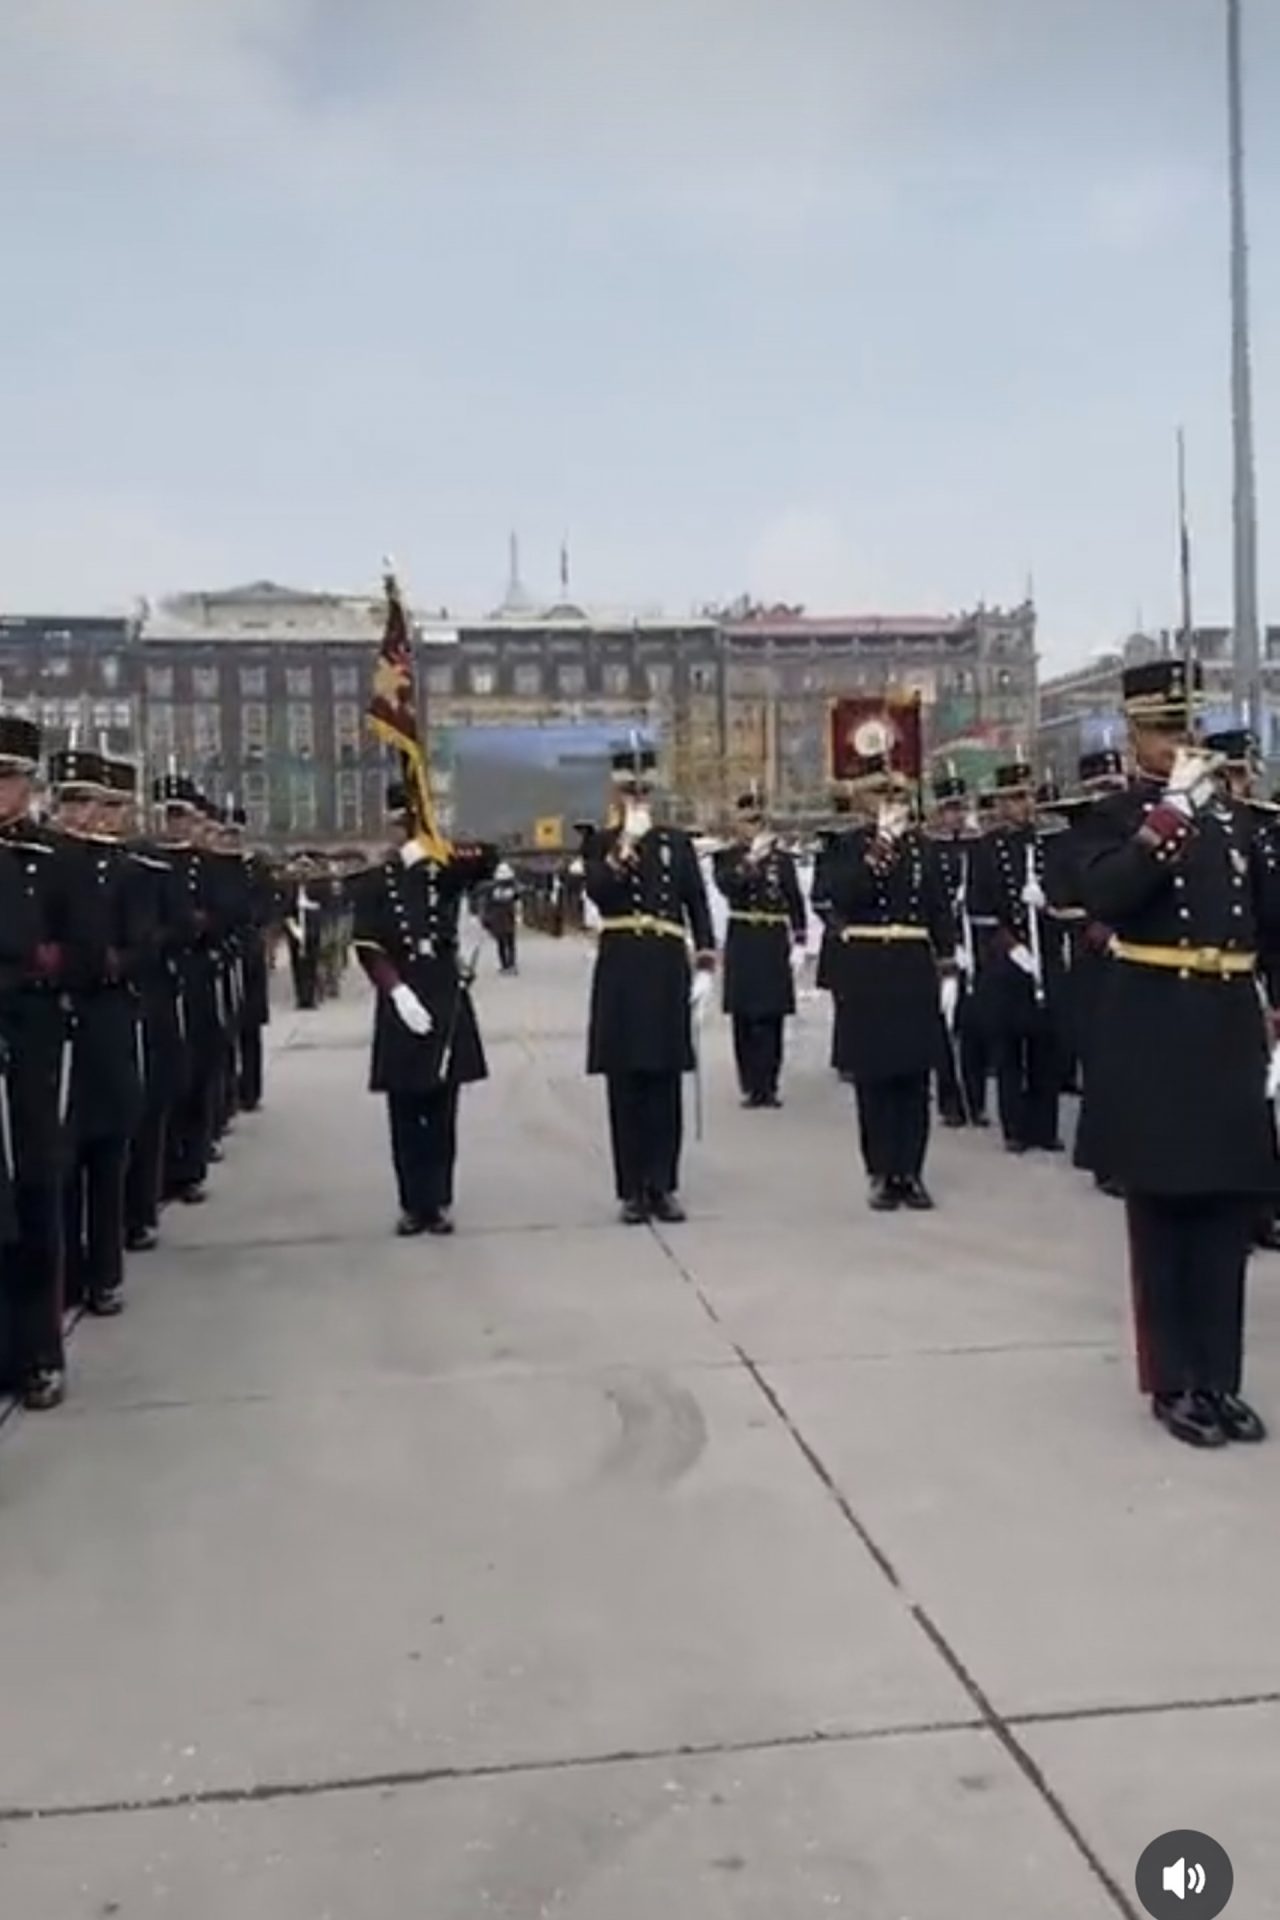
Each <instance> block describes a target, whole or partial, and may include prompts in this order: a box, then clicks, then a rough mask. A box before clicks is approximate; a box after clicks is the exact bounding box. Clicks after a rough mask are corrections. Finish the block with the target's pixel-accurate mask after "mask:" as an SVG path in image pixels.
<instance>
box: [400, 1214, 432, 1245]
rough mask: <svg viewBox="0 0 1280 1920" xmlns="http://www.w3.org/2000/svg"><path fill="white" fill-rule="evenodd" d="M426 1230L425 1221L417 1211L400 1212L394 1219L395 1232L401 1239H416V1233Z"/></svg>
mask: <svg viewBox="0 0 1280 1920" xmlns="http://www.w3.org/2000/svg"><path fill="white" fill-rule="evenodd" d="M426 1230H427V1223H426V1221H425V1220H424V1219H423V1218H422V1216H421V1214H418V1213H402V1214H401V1215H400V1218H399V1219H398V1220H397V1221H396V1233H397V1234H398V1236H399V1237H400V1239H401V1240H413V1239H416V1238H417V1236H418V1234H420V1233H425V1232H426Z"/></svg>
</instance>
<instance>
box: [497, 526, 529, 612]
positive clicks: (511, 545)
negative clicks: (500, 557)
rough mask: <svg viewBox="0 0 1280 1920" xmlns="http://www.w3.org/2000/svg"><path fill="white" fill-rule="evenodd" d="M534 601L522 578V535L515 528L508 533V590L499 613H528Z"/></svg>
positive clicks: (503, 597)
mask: <svg viewBox="0 0 1280 1920" xmlns="http://www.w3.org/2000/svg"><path fill="white" fill-rule="evenodd" d="M532 604H533V603H532V601H531V600H530V598H529V595H528V592H527V590H526V588H525V584H524V581H523V580H522V579H521V578H520V536H519V534H517V533H516V532H515V531H514V529H513V530H512V532H511V533H509V534H508V535H507V590H506V592H505V593H504V594H503V596H502V605H501V606H500V607H499V608H498V612H499V613H528V612H529V610H530V608H531V606H532Z"/></svg>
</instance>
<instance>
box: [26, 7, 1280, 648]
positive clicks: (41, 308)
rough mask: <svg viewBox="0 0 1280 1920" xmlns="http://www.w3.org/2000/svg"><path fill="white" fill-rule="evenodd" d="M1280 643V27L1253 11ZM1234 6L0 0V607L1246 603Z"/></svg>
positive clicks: (1158, 612)
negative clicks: (1238, 394) (161, 599)
mask: <svg viewBox="0 0 1280 1920" xmlns="http://www.w3.org/2000/svg"><path fill="white" fill-rule="evenodd" d="M1246 5H1247V7H1248V8H1249V11H1250V15H1251V18H1250V22H1249V88H1250V109H1251V119H1252V137H1253V153H1252V177H1251V185H1252V217H1253V239H1254V298H1255V318H1256V342H1255V357H1256V382H1257V390H1258V422H1257V424H1258V448H1259V480H1260V490H1261V508H1262V522H1263V531H1262V558H1263V601H1264V608H1265V609H1266V610H1267V611H1268V612H1269V613H1270V615H1271V617H1273V618H1275V619H1280V6H1277V5H1276V4H1275V0H1246ZM1222 22H1223V6H1222V0H359V3H358V4H357V0H3V4H0V87H2V88H3V93H4V99H3V113H2V114H0V260H3V263H4V273H3V280H4V294H3V299H2V300H0V423H2V427H3V431H2V433H0V608H7V609H10V610H50V611H52V610H71V609H79V608H93V607H98V606H106V605H111V604H116V605H124V604H126V603H127V602H128V601H129V600H130V599H131V598H132V597H133V596H135V595H137V594H141V593H148V594H153V595H154V594H157V593H160V592H164V591H168V590H172V589H175V588H179V587H184V586H211V585H225V584H229V583H232V582H236V581H242V580H247V579H251V578H254V577H258V576H262V575H266V576H270V577H273V578H277V579H283V580H285V581H287V582H288V583H290V584H301V585H313V586H329V585H332V586H338V587H346V588H361V587H366V586H370V585H374V584H376V577H377V567H378V561H379V557H380V555H381V554H382V552H383V551H384V550H385V549H388V548H389V549H390V550H392V551H393V552H394V553H395V554H396V555H397V557H398V559H399V560H400V563H401V565H402V568H403V570H404V572H405V575H406V577H407V580H408V584H409V586H410V589H411V591H412V593H413V595H414V598H415V600H417V601H419V602H421V603H424V604H426V603H445V604H448V605H449V606H451V607H465V608H468V609H475V608H478V607H484V606H488V605H491V604H492V603H493V602H494V601H495V600H496V599H497V598H498V597H499V596H500V594H501V591H502V588H503V583H504V574H505V564H506V536H507V529H508V527H510V526H513V525H514V526H517V527H518V528H519V529H520V531H521V534H522V538H523V547H524V554H525V562H526V564H525V571H526V573H527V575H528V577H529V584H530V586H531V587H532V588H533V589H534V590H535V591H539V590H541V591H547V592H550V591H554V587H555V576H556V555H557V550H558V546H559V542H560V538H561V534H562V532H563V531H565V530H567V531H568V533H569V535H570V538H571V545H572V554H573V571H574V587H575V591H576V592H577V593H578V594H579V595H581V596H582V597H584V598H586V599H588V600H591V599H595V600H603V601H608V602H612V603H616V602H627V603H633V602H647V603H652V602H658V603H661V604H662V605H664V606H665V607H667V608H668V609H671V610H681V611H682V610H685V609H687V608H688V607H689V606H690V605H692V604H693V603H695V602H698V601H701V600H704V599H709V598H712V597H716V596H721V595H723V596H730V595H732V594H735V593H737V592H739V591H742V590H747V591H750V592H753V593H756V594H759V595H763V596H767V597H785V598H787V599H794V600H803V601H805V602H806V603H807V604H809V605H810V606H811V607H814V608H821V609H824V610H836V611H838V610H851V609H857V610H865V611H875V610H880V611H898V612H909V611H931V610H935V609H943V608H948V607H953V606H957V605H969V604H972V603H974V602H975V601H977V600H978V599H979V598H983V597H985V598H986V599H987V600H988V601H998V600H1004V601H1010V600H1016V599H1018V598H1020V597H1021V595H1022V593H1023V591H1024V589H1025V586H1026V583H1027V579H1028V576H1029V575H1032V576H1034V582H1035V590H1036V596H1037V599H1038V601H1039V604H1040V607H1041V612H1042V635H1043V641H1044V648H1045V652H1046V655H1047V657H1048V660H1049V662H1050V664H1061V663H1062V662H1064V661H1068V660H1070V659H1072V658H1074V657H1076V656H1079V655H1083V654H1085V653H1087V652H1089V651H1090V650H1091V649H1093V648H1095V647H1097V646H1099V645H1102V644H1104V643H1106V642H1107V641H1109V640H1113V639H1114V638H1116V637H1117V636H1118V635H1120V634H1121V633H1123V632H1124V631H1125V630H1127V629H1128V628H1129V627H1130V626H1132V624H1133V623H1134V621H1135V620H1136V619H1137V617H1138V615H1139V613H1140V612H1141V614H1142V615H1143V616H1144V617H1145V619H1146V620H1147V621H1148V622H1156V621H1162V620H1168V619H1170V618H1172V617H1173V616H1174V607H1175V600H1176V539H1175V531H1176V529H1175V522H1174V505H1173V434H1174V428H1175V425H1176V423H1177V421H1178V420H1179V419H1182V420H1184V421H1185V423H1186V426H1187V431H1188V435H1189V441H1190V449H1191V461H1192V506H1193V517H1194V530H1195V538H1196V558H1197V571H1198V598H1199V607H1198V611H1199V612H1200V613H1201V614H1202V615H1203V616H1204V617H1206V618H1210V617H1212V618H1220V619H1225V618H1226V617H1227V615H1228V613H1229V603H1230V594H1229V583H1230V546H1229V492H1230V448H1229V427H1228V411H1227V365H1228V359H1227V332H1226V318H1227V316H1226V302H1225V254H1224V235H1225V222H1224V212H1223V202H1224V193H1225V185H1224V164H1223V154H1222V149H1223V86H1222V73H1223V44H1222V43H1223V31H1222Z"/></svg>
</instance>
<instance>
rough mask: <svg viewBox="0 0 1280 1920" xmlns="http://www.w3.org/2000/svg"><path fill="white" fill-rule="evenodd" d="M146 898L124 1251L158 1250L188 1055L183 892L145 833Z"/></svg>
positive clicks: (139, 855)
mask: <svg viewBox="0 0 1280 1920" xmlns="http://www.w3.org/2000/svg"><path fill="white" fill-rule="evenodd" d="M109 773H111V774H112V775H113V776H114V778H115V781H116V784H117V785H118V786H119V788H120V789H121V790H122V791H124V792H127V793H129V794H133V793H134V792H135V791H136V775H135V773H134V770H133V768H132V767H129V766H126V765H123V764H121V763H117V764H116V766H115V767H114V768H112V769H109ZM129 853H130V857H131V858H132V859H133V861H134V862H135V864H136V866H137V868H138V871H139V874H140V876H141V879H142V882H143V885H144V887H145V888H146V890H147V893H148V895H149V907H148V911H147V921H148V926H149V939H148V940H147V943H146V946H145V948H144V950H143V952H142V955H141V958H140V961H139V964H138V967H137V970H136V973H135V981H134V983H135V986H136V988H137V992H138V997H139V1002H140V1013H141V1020H142V1048H141V1057H142V1067H143V1103H142V1114H141V1118H140V1119H139V1122H138V1126H137V1129H136V1131H135V1133H134V1136H133V1142H132V1146H131V1148H130V1152H129V1165H128V1169H127V1171H126V1174H125V1188H124V1211H125V1247H126V1249H127V1251H128V1252H130V1253H147V1252H150V1250H151V1249H152V1248H153V1247H154V1246H155V1245H156V1241H157V1238H158V1234H159V1226H160V1201H161V1196H162V1193H163V1190H164V1168H165V1148H166V1141H167V1138H168V1130H169V1121H170V1115H171V1114H172V1112H173V1109H174V1108H175V1107H176V1106H177V1105H178V1103H179V1101H180V1100H181V1099H182V1098H183V1096H184V1094H185V1092H186V1088H187V1075H188V1053H187V1043H186V1033H185V1026H184V1014H183V1005H182V993H181V986H180V982H179V970H178V968H179V956H180V954H181V952H182V950H183V948H184V947H185V946H186V945H187V944H189V942H190V940H191V938H192V937H193V929H192V927H191V923H190V913H189V908H188V902H187V894H186V889H185V886H184V884H183V880H182V877H181V876H180V874H179V872H178V870H177V868H176V867H175V865H174V862H173V860H172V859H171V858H169V856H168V854H167V851H166V850H165V849H164V848H162V847H161V846H159V845H157V844H156V843H155V842H154V841H152V840H151V839H149V838H147V837H146V836H143V837H141V838H139V839H136V840H135V841H134V842H133V843H132V845H131V846H130V848H129Z"/></svg>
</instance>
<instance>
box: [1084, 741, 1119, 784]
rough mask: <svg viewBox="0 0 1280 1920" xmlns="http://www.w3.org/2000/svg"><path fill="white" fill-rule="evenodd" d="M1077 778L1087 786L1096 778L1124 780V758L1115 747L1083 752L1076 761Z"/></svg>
mask: <svg viewBox="0 0 1280 1920" xmlns="http://www.w3.org/2000/svg"><path fill="white" fill-rule="evenodd" d="M1076 778H1077V779H1078V780H1079V781H1080V784H1081V785H1082V786H1086V787H1087V786H1089V785H1091V784H1092V782H1093V781H1095V780H1122V779H1123V778H1124V760H1123V758H1122V756H1121V755H1120V754H1119V753H1117V751H1116V749H1115V748H1114V747H1099V748H1098V749H1097V751H1096V752H1094V753H1082V754H1081V755H1080V758H1079V760H1078V762H1077V763H1076Z"/></svg>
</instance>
